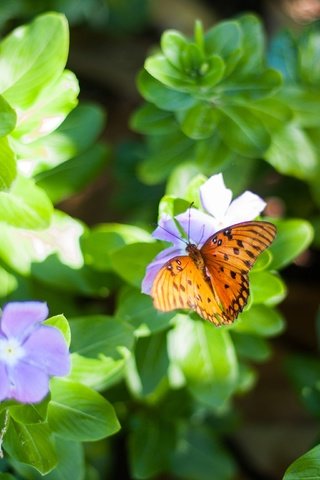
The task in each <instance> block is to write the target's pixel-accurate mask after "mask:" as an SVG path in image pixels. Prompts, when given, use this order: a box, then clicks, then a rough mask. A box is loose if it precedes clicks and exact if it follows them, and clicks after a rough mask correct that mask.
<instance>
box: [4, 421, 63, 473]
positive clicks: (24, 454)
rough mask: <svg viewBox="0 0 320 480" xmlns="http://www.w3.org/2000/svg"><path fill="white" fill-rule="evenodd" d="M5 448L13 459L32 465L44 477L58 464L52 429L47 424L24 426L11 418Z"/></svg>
mask: <svg viewBox="0 0 320 480" xmlns="http://www.w3.org/2000/svg"><path fill="white" fill-rule="evenodd" d="M21 445H23V448H21ZM4 448H5V450H6V451H7V452H8V453H9V455H10V456H11V457H12V458H14V459H15V460H17V461H19V462H22V463H26V464H28V465H32V466H33V467H34V468H35V469H36V470H38V471H39V472H40V473H41V474H42V475H45V474H46V473H48V472H50V470H52V469H53V468H54V467H55V466H56V464H57V455H56V451H55V445H54V441H53V439H52V435H51V431H50V428H49V427H48V425H47V424H45V423H40V424H38V425H24V424H22V423H17V422H15V420H14V419H12V418H11V420H10V424H9V428H8V431H7V433H6V435H5V438H4Z"/></svg>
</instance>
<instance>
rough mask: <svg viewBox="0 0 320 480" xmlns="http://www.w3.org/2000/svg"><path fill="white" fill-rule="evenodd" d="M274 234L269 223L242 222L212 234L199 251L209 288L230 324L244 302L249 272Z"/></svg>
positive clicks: (246, 296) (245, 300)
mask: <svg viewBox="0 0 320 480" xmlns="http://www.w3.org/2000/svg"><path fill="white" fill-rule="evenodd" d="M275 234H276V227H275V226H274V225H273V224H272V223H269V222H244V223H240V224H236V225H232V226H230V227H228V228H225V229H223V230H220V231H219V232H217V233H215V234H214V235H212V236H211V237H209V238H208V240H207V241H206V242H205V244H204V245H203V247H202V248H201V254H202V257H203V260H204V263H205V265H206V269H207V272H208V275H209V277H210V280H211V283H212V288H213V289H214V291H215V293H216V297H217V299H218V302H219V303H220V304H221V305H222V306H223V310H224V313H225V314H226V315H227V317H228V318H229V319H230V320H231V321H233V320H234V319H235V318H236V317H237V316H238V314H239V313H240V312H241V311H242V310H243V308H244V306H245V305H246V303H247V301H248V296H249V279H248V273H249V271H250V269H251V268H252V266H253V264H254V263H255V261H256V259H257V257H258V256H259V255H260V253H262V252H263V251H264V250H265V249H266V248H267V247H268V246H269V245H270V244H271V243H272V241H273V239H274V237H275Z"/></svg>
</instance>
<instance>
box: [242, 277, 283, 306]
mask: <svg viewBox="0 0 320 480" xmlns="http://www.w3.org/2000/svg"><path fill="white" fill-rule="evenodd" d="M250 286H251V288H250V291H251V298H252V303H265V304H266V305H269V306H273V305H276V304H277V303H280V302H281V301H282V300H283V299H284V298H285V296H286V293H287V290H286V286H285V283H284V282H283V281H282V280H281V278H280V277H279V276H277V275H275V274H273V273H270V272H252V273H251V274H250Z"/></svg>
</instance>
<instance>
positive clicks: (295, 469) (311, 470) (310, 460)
mask: <svg viewBox="0 0 320 480" xmlns="http://www.w3.org/2000/svg"><path fill="white" fill-rule="evenodd" d="M319 454H320V446H319V445H317V446H316V447H314V448H312V450H309V452H307V453H305V454H304V455H302V456H301V457H299V458H298V459H297V460H295V461H294V462H293V463H292V464H291V465H290V467H289V468H288V469H287V471H286V473H285V475H284V477H283V480H299V479H301V480H302V479H303V480H312V479H315V478H319V475H320V465H319Z"/></svg>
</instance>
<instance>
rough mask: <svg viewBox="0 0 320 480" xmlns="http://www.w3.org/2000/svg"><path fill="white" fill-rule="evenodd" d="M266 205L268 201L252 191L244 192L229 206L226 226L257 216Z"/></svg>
mask: <svg viewBox="0 0 320 480" xmlns="http://www.w3.org/2000/svg"><path fill="white" fill-rule="evenodd" d="M265 206H266V202H264V201H263V200H262V198H260V197H259V196H258V195H256V194H254V193H252V192H244V193H243V194H242V195H240V197H237V198H235V199H234V200H233V202H232V203H231V205H230V207H229V208H228V211H227V215H226V218H225V220H226V222H227V223H226V224H225V226H229V225H233V224H234V223H239V222H246V221H248V220H253V219H254V218H256V217H257V216H258V215H259V214H260V213H261V212H262V210H263V209H264V207H265Z"/></svg>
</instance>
